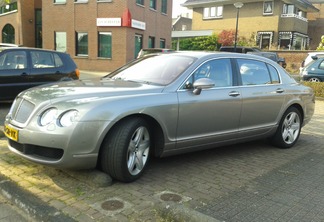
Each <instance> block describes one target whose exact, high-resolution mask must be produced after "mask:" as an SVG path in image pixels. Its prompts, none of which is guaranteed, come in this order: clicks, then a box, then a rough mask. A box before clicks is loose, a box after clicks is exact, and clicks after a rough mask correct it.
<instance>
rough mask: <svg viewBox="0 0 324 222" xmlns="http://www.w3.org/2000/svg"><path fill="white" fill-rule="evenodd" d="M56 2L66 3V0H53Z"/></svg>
mask: <svg viewBox="0 0 324 222" xmlns="http://www.w3.org/2000/svg"><path fill="white" fill-rule="evenodd" d="M53 3H54V4H58V5H59V4H66V0H53Z"/></svg>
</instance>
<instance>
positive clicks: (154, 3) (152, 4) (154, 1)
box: [150, 0, 156, 11]
mask: <svg viewBox="0 0 324 222" xmlns="http://www.w3.org/2000/svg"><path fill="white" fill-rule="evenodd" d="M150 9H152V10H155V11H156V0H150Z"/></svg>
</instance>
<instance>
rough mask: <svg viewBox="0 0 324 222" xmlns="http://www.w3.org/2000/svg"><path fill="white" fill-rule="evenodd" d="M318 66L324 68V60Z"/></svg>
mask: <svg viewBox="0 0 324 222" xmlns="http://www.w3.org/2000/svg"><path fill="white" fill-rule="evenodd" d="M318 68H319V69H324V60H323V61H322V62H321V63H320V64H319V66H318Z"/></svg>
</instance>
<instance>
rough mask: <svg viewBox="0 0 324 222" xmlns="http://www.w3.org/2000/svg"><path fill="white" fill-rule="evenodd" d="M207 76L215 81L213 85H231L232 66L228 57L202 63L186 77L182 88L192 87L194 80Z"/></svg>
mask: <svg viewBox="0 0 324 222" xmlns="http://www.w3.org/2000/svg"><path fill="white" fill-rule="evenodd" d="M200 78H209V79H211V80H213V81H214V82H215V87H226V86H232V85H233V81H232V66H231V61H230V59H215V60H210V61H208V62H206V63H204V64H202V65H201V66H200V67H199V68H198V69H197V70H196V71H195V72H194V73H193V74H192V75H191V77H190V78H189V79H188V81H187V82H186V84H185V86H184V87H183V88H185V89H188V88H192V85H193V83H194V81H196V80H197V79H200Z"/></svg>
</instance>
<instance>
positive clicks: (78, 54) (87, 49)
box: [75, 32, 89, 57]
mask: <svg viewBox="0 0 324 222" xmlns="http://www.w3.org/2000/svg"><path fill="white" fill-rule="evenodd" d="M81 34H84V35H83V36H85V35H87V42H86V44H87V48H86V51H87V53H80V49H79V47H80V45H79V43H80V41H79V38H82V36H81ZM81 51H82V50H81ZM75 54H76V56H83V57H87V56H89V33H88V32H76V50H75Z"/></svg>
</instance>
